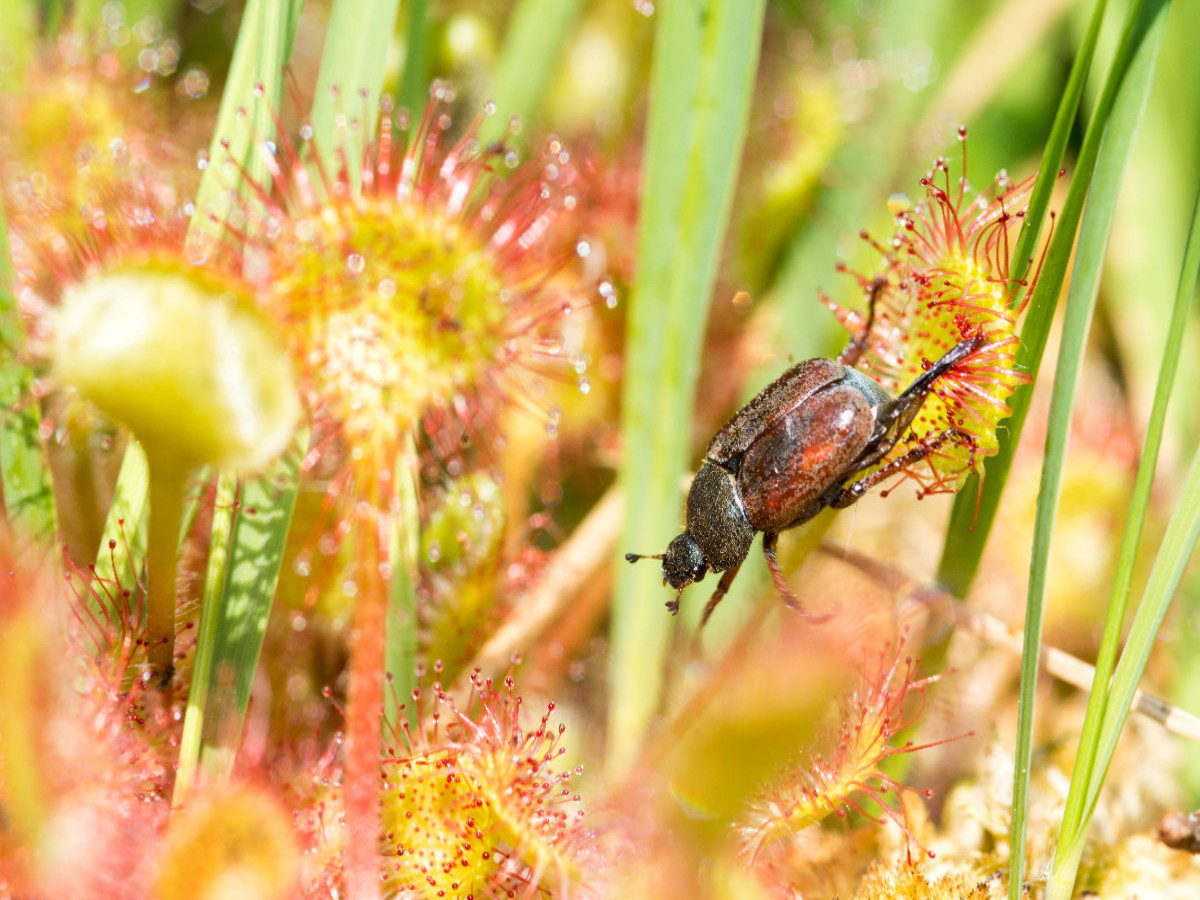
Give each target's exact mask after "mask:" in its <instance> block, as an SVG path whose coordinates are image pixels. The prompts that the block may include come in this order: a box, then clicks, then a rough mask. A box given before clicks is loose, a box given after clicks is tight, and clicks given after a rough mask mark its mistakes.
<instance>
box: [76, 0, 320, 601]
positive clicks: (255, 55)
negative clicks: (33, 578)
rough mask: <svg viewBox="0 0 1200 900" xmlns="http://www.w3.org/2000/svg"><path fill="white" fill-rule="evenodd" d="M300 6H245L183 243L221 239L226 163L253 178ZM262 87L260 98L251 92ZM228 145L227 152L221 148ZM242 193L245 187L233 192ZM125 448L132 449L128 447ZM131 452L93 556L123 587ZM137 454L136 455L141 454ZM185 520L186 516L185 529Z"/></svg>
mask: <svg viewBox="0 0 1200 900" xmlns="http://www.w3.org/2000/svg"><path fill="white" fill-rule="evenodd" d="M302 6H303V4H302V2H301V0H249V2H248V3H247V4H246V10H245V12H244V14H243V17H242V26H241V28H240V29H239V30H238V41H237V45H236V47H235V48H234V55H233V62H232V65H231V66H230V70H229V76H228V80H227V81H226V85H225V92H224V94H223V95H222V97H221V109H220V112H219V114H218V116H217V124H216V127H215V129H214V132H213V140H212V146H211V148H210V151H209V161H210V162H209V165H208V167H207V168H206V169H205V171H204V175H203V176H202V178H201V180H200V187H199V190H198V192H197V200H196V214H195V215H194V216H193V217H192V221H191V224H190V226H189V237H192V236H193V235H209V236H215V235H219V234H220V231H221V229H223V228H224V224H223V217H222V214H221V212H220V210H221V209H222V208H223V206H224V204H223V203H221V202H220V200H221V197H222V194H223V193H224V192H226V191H228V190H230V189H231V188H233V187H234V186H237V185H238V182H237V180H236V177H235V176H234V175H233V174H232V173H233V172H236V170H237V167H236V166H235V167H234V168H233V169H227V168H226V166H225V165H224V164H223V163H224V161H226V160H228V161H231V162H234V163H236V164H237V166H241V168H242V169H244V170H246V171H249V172H251V173H253V172H255V171H258V170H259V167H260V166H261V163H259V162H257V158H256V153H255V150H254V147H255V142H256V140H262V139H264V138H266V137H268V136H270V135H271V134H273V131H274V126H273V124H272V121H271V110H272V109H273V108H274V109H278V108H279V98H280V93H281V88H282V77H283V64H284V62H285V61H286V59H287V57H288V55H289V54H290V52H291V42H292V37H293V35H294V34H295V30H296V23H297V22H298V20H299V16H300V10H301V8H302ZM255 85H261V86H262V92H261V94H259V93H258V92H256V91H255ZM224 141H228V143H229V150H228V152H226V150H225V149H224V148H223V146H222V143H223V142H224ZM238 189H239V190H243V189H244V185H241V186H239V187H238ZM129 446H130V447H131V448H132V447H134V446H135V444H134V442H132V441H131V442H130V444H129ZM130 452H131V451H130V450H128V449H127V450H126V459H125V461H124V462H123V463H122V465H121V473H120V475H119V476H118V478H117V485H116V489H115V494H114V501H113V505H112V507H111V508H110V510H109V514H108V519H107V523H106V525H105V528H104V535H103V538H102V540H101V543H100V549H99V553H98V554H97V568H99V569H101V570H102V571H108V569H109V568H110V567H111V566H112V562H111V557H110V550H109V545H110V542H114V541H115V542H116V549H115V551H114V552H116V553H117V555H118V563H119V565H118V568H123V569H124V571H122V572H117V573H114V574H115V577H117V578H118V580H120V581H121V583H123V584H128V583H132V581H131V580H129V581H126V580H124V576H125V575H126V574H132V569H131V568H128V567H127V566H128V564H127V561H126V559H125V556H126V553H125V549H124V545H125V543H126V540H128V543H129V549H130V550H132V551H134V552H133V556H134V558H135V559H136V558H138V557H140V556H141V555H142V553H143V552H144V547H145V544H144V534H145V527H146V523H145V517H146V514H147V512H148V506H147V504H146V491H147V483H146V480H147V474H146V467H145V460H144V459H142V460H141V461H140V462H139V461H137V460H130V459H129V453H130ZM139 452H140V451H139ZM188 521H189V516H188V515H186V514H185V515H184V526H185V528H186V526H187V523H188Z"/></svg>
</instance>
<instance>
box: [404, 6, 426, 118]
mask: <svg viewBox="0 0 1200 900" xmlns="http://www.w3.org/2000/svg"><path fill="white" fill-rule="evenodd" d="M429 40H430V39H429V0H408V27H407V29H406V36H405V39H404V78H403V80H401V82H400V96H399V97H398V98H397V102H398V103H399V105H400V108H402V109H407V110H408V111H409V113H410V114H411V115H414V116H417V115H420V114H421V110H422V109H424V108H425V104H426V103H428V102H429Z"/></svg>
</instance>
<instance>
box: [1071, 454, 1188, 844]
mask: <svg viewBox="0 0 1200 900" xmlns="http://www.w3.org/2000/svg"><path fill="white" fill-rule="evenodd" d="M1198 537H1200V450H1197V452H1196V453H1195V455H1194V456H1193V457H1192V465H1191V468H1190V469H1189V470H1188V476H1187V480H1186V481H1185V482H1184V485H1183V490H1182V491H1181V492H1180V495H1179V503H1178V504H1177V505H1176V506H1175V511H1174V513H1172V515H1171V521H1170V523H1169V524H1168V525H1167V533H1166V534H1165V535H1164V536H1163V541H1162V544H1161V545H1160V546H1159V548H1158V556H1157V557H1155V560H1154V568H1153V569H1151V571H1150V580H1149V581H1148V582H1147V583H1146V590H1145V592H1144V593H1143V594H1142V600H1141V603H1139V604H1138V610H1137V613H1136V614H1135V615H1134V617H1133V625H1132V626H1131V627H1130V629H1129V638H1128V639H1127V640H1126V641H1125V649H1124V651H1123V652H1122V653H1121V661H1120V662H1119V663H1118V664H1117V669H1116V672H1115V673H1114V675H1113V680H1112V687H1111V689H1110V690H1109V696H1108V704H1107V708H1106V710H1105V713H1104V723H1103V725H1102V726H1101V728H1100V738H1099V740H1098V741H1097V744H1096V747H1097V749H1096V758H1095V760H1094V762H1093V763H1092V777H1091V780H1090V783H1089V784H1088V789H1087V804H1086V808H1087V816H1086V818H1085V820H1084V821H1085V822H1086V821H1089V820H1090V819H1091V816H1092V814H1093V813H1094V812H1095V809H1096V803H1097V801H1098V800H1099V798H1100V789H1101V788H1102V787H1103V785H1104V779H1105V777H1106V776H1107V775H1108V767H1109V764H1110V763H1111V762H1112V758H1113V754H1114V753H1115V752H1116V749H1117V741H1118V740H1119V739H1120V737H1121V730H1122V729H1123V728H1124V727H1125V720H1126V719H1127V718H1129V709H1130V705H1131V704H1132V702H1133V695H1134V694H1135V693H1137V688H1138V682H1139V681H1141V678H1142V673H1143V672H1144V671H1145V669H1146V661H1147V660H1148V659H1149V658H1150V651H1151V650H1152V649H1153V648H1154V644H1155V642H1156V641H1157V640H1158V632H1159V629H1161V628H1162V623H1163V619H1164V618H1166V615H1167V609H1168V608H1169V607H1170V605H1171V598H1172V597H1173V596H1174V594H1175V589H1176V588H1177V587H1178V586H1179V579H1180V578H1181V577H1183V570H1184V567H1186V566H1187V564H1188V561H1189V559H1190V558H1191V556H1192V552H1193V551H1194V550H1195V548H1196V540H1197V538H1198ZM1075 839H1076V841H1082V840H1083V833H1082V832H1080V833H1079V834H1078V835H1076V838H1075Z"/></svg>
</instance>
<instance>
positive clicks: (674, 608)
mask: <svg viewBox="0 0 1200 900" xmlns="http://www.w3.org/2000/svg"><path fill="white" fill-rule="evenodd" d="M666 583H667V582H666V580H665V579H664V580H663V585H664V586H665V585H666ZM684 587H687V585H684ZM682 597H683V588H680V589H679V590H677V591H676V592H675V599H674V600H668V601H667V611H668V612H669V613H670V614H671V615H673V616H677V615H679V601H680V599H681V598H682Z"/></svg>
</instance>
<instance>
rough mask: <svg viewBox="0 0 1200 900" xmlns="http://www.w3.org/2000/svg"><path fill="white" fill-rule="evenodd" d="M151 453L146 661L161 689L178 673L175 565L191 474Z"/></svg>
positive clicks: (149, 457) (147, 544)
mask: <svg viewBox="0 0 1200 900" xmlns="http://www.w3.org/2000/svg"><path fill="white" fill-rule="evenodd" d="M157 456H158V454H156V453H153V452H152V451H149V450H147V453H146V457H147V459H148V460H149V471H150V524H149V531H148V537H147V543H146V579H147V584H146V648H147V649H146V658H147V661H148V662H149V668H150V674H151V681H152V682H153V683H155V684H157V685H159V686H160V687H166V686H168V685H169V684H170V683H171V676H172V675H174V673H175V565H176V560H177V551H178V548H179V527H180V524H181V523H182V521H183V490H184V486H185V484H186V481H187V472H186V471H182V470H181V469H180V468H179V467H178V466H177V465H176V464H175V462H174V460H163V459H159V458H157Z"/></svg>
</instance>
